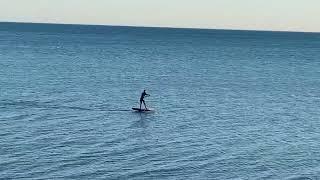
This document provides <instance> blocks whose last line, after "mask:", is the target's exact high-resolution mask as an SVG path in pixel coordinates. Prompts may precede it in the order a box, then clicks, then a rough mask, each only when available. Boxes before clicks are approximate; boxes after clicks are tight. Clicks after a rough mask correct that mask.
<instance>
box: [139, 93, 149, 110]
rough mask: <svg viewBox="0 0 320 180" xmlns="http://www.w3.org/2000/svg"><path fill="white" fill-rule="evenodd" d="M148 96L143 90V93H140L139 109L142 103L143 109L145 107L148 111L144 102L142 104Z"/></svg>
mask: <svg viewBox="0 0 320 180" xmlns="http://www.w3.org/2000/svg"><path fill="white" fill-rule="evenodd" d="M148 96H150V94H147V93H146V90H143V92H142V94H141V97H140V109H141V104H142V103H143V104H144V107H145V108H146V109H148V108H147V106H146V102H144V98H145V97H148Z"/></svg>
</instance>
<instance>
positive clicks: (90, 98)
mask: <svg viewBox="0 0 320 180" xmlns="http://www.w3.org/2000/svg"><path fill="white" fill-rule="evenodd" d="M143 89H146V90H147V93H149V94H151V96H150V97H148V98H146V103H147V105H148V106H149V107H150V108H153V109H155V112H153V113H135V112H132V111H131V108H132V107H138V106H139V98H140V94H141V92H142V91H143ZM319 142H320V34H317V33H290V32H255V31H225V30H194V29H166V28H134V27H112V26H109V27H108V26H79V25H48V24H43V25H41V24H18V23H0V179H290V180H291V179H292V180H293V179H294V180H297V179H320V143H319Z"/></svg>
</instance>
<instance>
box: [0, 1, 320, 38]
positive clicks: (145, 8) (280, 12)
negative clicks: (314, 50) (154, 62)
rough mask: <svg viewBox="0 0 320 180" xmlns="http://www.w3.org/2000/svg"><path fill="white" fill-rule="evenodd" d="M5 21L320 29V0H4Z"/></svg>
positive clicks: (0, 11)
mask: <svg viewBox="0 0 320 180" xmlns="http://www.w3.org/2000/svg"><path fill="white" fill-rule="evenodd" d="M0 22H38V23H39V22H43V23H64V24H102V25H125V26H159V27H187V28H209V29H246V30H273V31H308V32H320V0H0Z"/></svg>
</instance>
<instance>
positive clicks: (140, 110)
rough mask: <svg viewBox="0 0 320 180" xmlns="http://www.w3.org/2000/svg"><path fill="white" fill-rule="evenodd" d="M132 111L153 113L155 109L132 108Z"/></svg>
mask: <svg viewBox="0 0 320 180" xmlns="http://www.w3.org/2000/svg"><path fill="white" fill-rule="evenodd" d="M132 110H134V111H137V112H152V111H154V110H153V109H140V108H132Z"/></svg>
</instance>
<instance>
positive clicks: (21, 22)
mask: <svg viewBox="0 0 320 180" xmlns="http://www.w3.org/2000/svg"><path fill="white" fill-rule="evenodd" d="M0 23H11V24H40V25H41V24H44V25H45V24H47V25H71V26H72V25H74V26H106V27H107V26H109V27H132V28H163V29H190V30H218V31H219V30H221V31H251V32H279V33H281V32H283V33H312V34H319V33H320V32H318V31H294V30H292V31H291V30H268V29H266V30H263V29H227V28H198V27H174V26H143V25H121V24H80V23H56V22H27V21H0Z"/></svg>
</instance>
